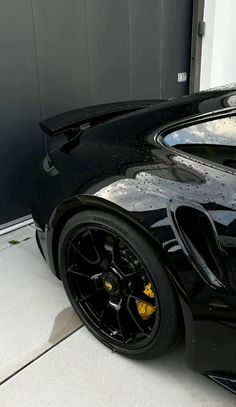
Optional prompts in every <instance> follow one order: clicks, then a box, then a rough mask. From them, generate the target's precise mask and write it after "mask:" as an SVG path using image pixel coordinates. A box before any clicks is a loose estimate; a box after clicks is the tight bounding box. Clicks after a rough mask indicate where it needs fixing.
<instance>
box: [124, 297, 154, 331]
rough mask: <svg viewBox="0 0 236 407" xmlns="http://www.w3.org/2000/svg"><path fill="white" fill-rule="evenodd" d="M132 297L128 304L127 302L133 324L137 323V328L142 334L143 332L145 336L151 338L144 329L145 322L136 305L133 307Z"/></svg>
mask: <svg viewBox="0 0 236 407" xmlns="http://www.w3.org/2000/svg"><path fill="white" fill-rule="evenodd" d="M130 300H131V297H130V298H129V300H128V302H127V309H128V312H129V314H130V316H131V318H132V320H133V322H134V323H135V325H136V326H137V328H138V329H139V331H140V332H142V333H143V334H144V335H145V336H149V333H147V332H146V331H145V329H144V327H143V323H142V322H143V321H142V319H141V317H140V315H139V312H138V310H137V307H136V304H135V303H134V304H133V305H131V301H130Z"/></svg>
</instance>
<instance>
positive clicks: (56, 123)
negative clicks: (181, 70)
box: [39, 99, 164, 137]
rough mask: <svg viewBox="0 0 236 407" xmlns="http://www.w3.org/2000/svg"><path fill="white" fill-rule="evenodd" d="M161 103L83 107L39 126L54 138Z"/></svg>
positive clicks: (150, 101) (108, 104) (131, 102)
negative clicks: (68, 130)
mask: <svg viewBox="0 0 236 407" xmlns="http://www.w3.org/2000/svg"><path fill="white" fill-rule="evenodd" d="M160 102H164V100H161V99H153V100H136V101H127V102H118V103H107V104H102V105H96V106H89V107H83V108H81V109H76V110H71V111H69V112H65V113H62V114H58V115H56V116H53V117H50V118H48V119H46V120H44V121H42V122H40V123H39V125H40V127H41V129H42V130H43V132H44V133H45V134H47V135H48V136H50V137H53V136H57V135H59V134H61V133H63V132H64V131H65V130H67V129H70V128H73V127H74V126H75V127H80V126H81V130H83V128H87V127H91V126H93V125H95V124H98V123H99V122H102V121H104V120H106V119H109V118H112V117H115V116H119V115H122V114H125V113H129V112H132V111H135V110H139V109H144V108H146V107H151V106H155V105H157V104H159V103H160ZM83 126H84V127H83Z"/></svg>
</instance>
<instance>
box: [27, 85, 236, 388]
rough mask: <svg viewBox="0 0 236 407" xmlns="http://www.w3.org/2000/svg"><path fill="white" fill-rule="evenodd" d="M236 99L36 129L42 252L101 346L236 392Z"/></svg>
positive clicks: (82, 117)
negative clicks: (172, 354)
mask: <svg viewBox="0 0 236 407" xmlns="http://www.w3.org/2000/svg"><path fill="white" fill-rule="evenodd" d="M235 114H236V87H232V86H231V87H226V88H223V89H222V88H221V89H218V90H211V91H205V92H200V93H198V94H195V95H190V96H187V97H184V98H182V99H180V100H168V101H163V100H148V101H134V102H121V103H112V104H106V105H101V106H92V107H88V108H83V109H78V110H74V111H72V112H67V113H64V114H60V115H58V116H55V117H53V118H50V119H47V120H45V121H44V122H43V123H41V128H42V129H43V131H44V133H45V145H46V156H45V158H44V161H43V163H42V166H41V174H40V177H39V180H38V183H37V188H36V191H35V194H34V200H33V209H32V211H33V217H34V220H35V223H36V226H37V229H38V230H37V234H36V237H37V241H38V245H39V248H40V250H41V251H42V253H43V255H44V257H45V259H46V261H47V263H48V265H49V267H50V268H51V270H52V272H53V273H54V274H55V275H56V276H57V277H58V278H60V279H62V281H63V284H64V287H65V290H66V292H67V295H68V297H69V299H70V301H71V304H72V305H73V307H74V309H75V311H76V312H77V313H78V315H79V316H80V318H81V320H82V321H83V323H84V324H85V325H86V326H87V328H88V329H89V330H90V331H91V332H92V333H93V334H94V335H95V336H96V337H97V338H98V339H99V340H100V341H101V342H103V343H104V344H106V345H107V346H109V347H111V348H112V349H114V350H116V351H117V352H120V353H121V354H123V355H127V356H129V357H132V358H152V357H157V356H159V355H161V354H162V353H163V352H165V351H167V350H168V349H170V348H171V347H173V346H174V345H175V343H176V342H177V340H178V338H179V335H180V334H181V332H183V330H184V332H185V337H186V355H187V362H188V364H189V365H190V366H191V367H193V368H194V369H196V370H198V371H200V372H202V373H203V374H205V375H207V376H208V377H210V378H212V379H213V380H215V381H216V382H218V383H220V384H222V385H223V386H225V387H227V388H229V389H230V390H231V391H234V392H235V393H236V351H235V347H236V116H235Z"/></svg>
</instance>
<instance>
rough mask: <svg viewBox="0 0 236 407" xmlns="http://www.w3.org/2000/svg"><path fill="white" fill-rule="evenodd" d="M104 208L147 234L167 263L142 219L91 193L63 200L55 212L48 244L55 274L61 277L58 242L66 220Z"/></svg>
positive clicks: (49, 227)
mask: <svg viewBox="0 0 236 407" xmlns="http://www.w3.org/2000/svg"><path fill="white" fill-rule="evenodd" d="M89 209H94V210H98V209H100V210H103V211H106V212H108V213H115V214H116V215H119V216H121V217H122V218H123V219H125V220H126V221H128V222H129V223H132V224H133V225H134V226H136V227H138V228H139V229H141V230H142V231H143V233H145V234H146V236H147V238H148V239H149V241H150V243H151V244H152V245H153V246H155V247H156V249H157V250H158V251H159V253H160V255H161V257H162V260H163V261H164V263H166V256H165V254H164V252H163V250H162V248H161V245H160V244H159V242H158V240H157V239H156V238H155V237H154V236H153V234H152V233H151V232H150V231H149V229H148V227H146V226H145V225H144V224H142V223H141V221H140V220H139V219H138V218H137V217H135V215H134V214H133V213H130V212H128V211H127V210H125V209H124V208H122V207H120V206H118V205H117V204H114V203H112V202H110V201H107V200H105V199H103V198H100V197H95V196H91V195H77V196H74V197H71V198H69V199H66V200H65V201H63V202H62V203H61V204H60V205H59V206H58V207H57V208H56V209H55V211H54V212H53V214H52V216H51V219H50V221H49V225H48V244H49V245H50V247H49V249H50V250H49V251H50V252H51V256H52V262H53V268H54V271H55V274H56V276H57V277H58V278H60V273H59V266H58V243H59V239H60V234H61V231H62V229H63V227H64V225H65V224H66V222H67V221H68V220H69V219H70V218H71V217H72V216H73V215H75V214H76V213H78V212H81V211H84V210H89Z"/></svg>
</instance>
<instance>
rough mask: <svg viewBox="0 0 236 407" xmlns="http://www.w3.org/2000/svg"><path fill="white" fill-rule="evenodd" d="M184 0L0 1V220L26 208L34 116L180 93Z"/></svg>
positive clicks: (185, 72)
mask: <svg viewBox="0 0 236 407" xmlns="http://www.w3.org/2000/svg"><path fill="white" fill-rule="evenodd" d="M192 2H193V0H148V2H147V1H145V2H144V1H143V0H119V1H117V0H71V1H70V2H65V1H64V0H32V1H31V0H21V1H20V2H19V1H18V0H11V1H9V0H2V3H1V10H2V11H1V14H0V54H1V63H0V77H1V81H0V95H1V97H0V170H1V172H0V174H1V175H0V225H1V226H0V227H1V228H3V227H5V226H6V225H7V224H9V222H10V223H11V222H14V221H15V220H19V218H22V217H25V216H27V215H30V202H31V195H32V190H33V186H34V183H35V182H36V176H37V169H38V165H37V163H39V162H40V160H41V158H42V155H43V143H42V134H41V132H40V130H39V128H38V122H39V121H40V120H41V119H42V118H46V117H48V116H50V115H53V114H56V113H61V112H62V111H65V110H69V109H74V108H77V107H80V106H85V105H90V104H97V103H105V102H111V101H119V100H129V99H139V98H140V99H145V98H147V99H150V98H169V97H175V96H180V95H184V94H186V93H188V85H189V77H188V76H189V65H190V44H191V25H192Z"/></svg>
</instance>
